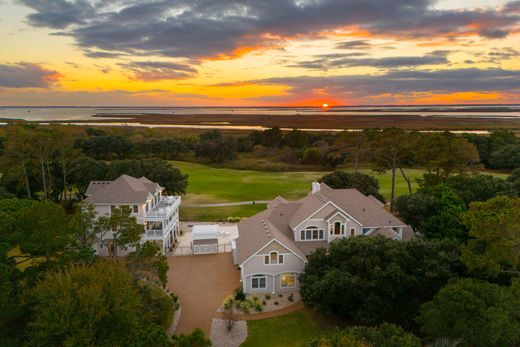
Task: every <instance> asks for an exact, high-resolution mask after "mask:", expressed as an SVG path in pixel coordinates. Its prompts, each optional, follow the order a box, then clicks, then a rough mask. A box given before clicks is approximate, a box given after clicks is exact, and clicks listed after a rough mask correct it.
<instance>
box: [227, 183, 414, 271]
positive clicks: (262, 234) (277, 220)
mask: <svg viewBox="0 0 520 347" xmlns="http://www.w3.org/2000/svg"><path fill="white" fill-rule="evenodd" d="M329 203H333V204H335V205H336V206H338V207H339V208H340V209H341V210H343V211H344V212H345V213H346V214H348V215H350V216H351V217H352V218H354V219H355V220H357V221H358V222H359V223H361V225H362V226H369V227H392V226H395V227H407V228H408V229H410V228H409V227H408V226H407V225H406V224H405V223H404V222H402V221H401V220H400V219H399V218H397V217H396V216H394V215H393V214H391V213H389V212H388V211H386V210H385V209H384V205H383V204H381V202H379V201H378V200H377V199H375V198H374V197H371V196H365V195H364V194H362V193H361V192H359V191H358V190H357V189H331V188H330V187H328V186H327V185H325V184H322V185H321V188H320V191H319V192H316V193H314V194H312V193H310V194H308V195H307V196H305V197H304V198H302V199H300V200H298V201H294V202H287V201H286V200H285V199H283V198H281V197H276V198H275V199H274V200H273V201H272V202H271V203H269V204H268V207H267V209H266V210H264V211H262V212H260V213H258V214H256V215H254V216H252V217H250V218H247V219H245V220H242V221H241V222H240V223H239V224H238V230H239V237H238V239H237V241H236V242H237V260H238V263H239V264H241V263H243V262H244V261H245V260H247V259H248V258H249V257H250V256H251V255H253V254H254V253H256V252H257V251H258V250H260V249H262V248H263V247H265V245H267V244H268V243H269V242H270V241H271V240H273V239H276V240H278V241H280V242H281V243H282V244H283V245H285V246H286V247H288V248H289V249H290V250H291V251H293V252H294V253H296V254H298V255H300V256H301V257H302V258H304V259H305V254H309V252H310V251H312V249H311V248H315V247H317V246H318V244H311V243H308V244H306V245H303V246H302V245H301V244H302V242H298V244H297V243H296V242H295V241H294V236H293V229H294V228H295V227H297V226H298V225H299V224H300V223H301V222H303V221H304V220H306V219H307V218H309V217H310V216H312V215H313V214H314V213H316V211H318V210H319V209H320V208H322V207H323V206H325V205H327V204H329ZM335 213H336V211H334V212H333V213H332V214H335ZM408 229H406V233H405V235H403V239H409V238H411V237H412V236H411V235H413V231H411V229H410V230H408ZM385 231H386V230H385ZM323 244H326V241H319V245H323ZM299 246H302V247H299ZM302 248H309V249H302Z"/></svg>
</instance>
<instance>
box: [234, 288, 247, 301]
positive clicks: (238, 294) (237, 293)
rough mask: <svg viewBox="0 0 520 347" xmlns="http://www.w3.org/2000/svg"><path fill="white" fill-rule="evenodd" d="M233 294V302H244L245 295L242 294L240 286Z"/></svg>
mask: <svg viewBox="0 0 520 347" xmlns="http://www.w3.org/2000/svg"><path fill="white" fill-rule="evenodd" d="M233 294H234V296H235V300H237V301H245V300H246V294H245V293H244V289H243V288H242V286H240V287H238V288H237V289H235V291H234V292H233Z"/></svg>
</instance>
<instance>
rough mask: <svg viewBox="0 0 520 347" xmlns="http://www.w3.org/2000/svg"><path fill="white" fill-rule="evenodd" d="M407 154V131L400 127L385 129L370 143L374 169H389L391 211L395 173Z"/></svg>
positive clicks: (393, 200)
mask: <svg viewBox="0 0 520 347" xmlns="http://www.w3.org/2000/svg"><path fill="white" fill-rule="evenodd" d="M407 155H408V137H407V133H406V132H405V131H403V130H401V129H397V128H388V129H385V130H383V131H382V132H381V133H380V134H379V136H378V138H377V140H376V141H375V142H373V143H372V157H373V160H374V164H375V165H376V168H375V170H376V171H378V172H385V171H386V170H390V171H391V173H392V184H391V189H390V210H391V211H392V210H393V209H394V204H395V175H396V172H397V169H398V168H399V167H401V164H402V161H403V159H404V158H406V157H407Z"/></svg>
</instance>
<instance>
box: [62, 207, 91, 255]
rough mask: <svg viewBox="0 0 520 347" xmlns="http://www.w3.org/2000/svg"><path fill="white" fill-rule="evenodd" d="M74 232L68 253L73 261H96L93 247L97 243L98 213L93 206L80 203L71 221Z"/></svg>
mask: <svg viewBox="0 0 520 347" xmlns="http://www.w3.org/2000/svg"><path fill="white" fill-rule="evenodd" d="M70 228H71V230H72V242H71V245H70V246H71V247H70V248H69V249H68V253H69V255H70V256H71V258H72V260H73V261H75V262H80V263H83V264H85V263H92V262H93V261H94V259H95V252H94V249H93V247H92V246H93V245H94V243H95V241H96V212H95V210H94V206H93V205H88V204H85V203H79V204H77V205H76V210H75V212H74V215H73V216H72V218H71V220H70Z"/></svg>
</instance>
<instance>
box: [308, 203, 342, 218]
mask: <svg viewBox="0 0 520 347" xmlns="http://www.w3.org/2000/svg"><path fill="white" fill-rule="evenodd" d="M337 211H338V209H337V208H336V207H334V206H333V205H332V204H327V205H325V206H324V207H323V208H322V209H321V210H319V211H317V212H315V213H314V214H312V215H311V216H310V217H309V218H308V219H327V217H329V216H330V215H331V214H333V213H335V212H337Z"/></svg>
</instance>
